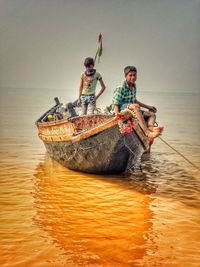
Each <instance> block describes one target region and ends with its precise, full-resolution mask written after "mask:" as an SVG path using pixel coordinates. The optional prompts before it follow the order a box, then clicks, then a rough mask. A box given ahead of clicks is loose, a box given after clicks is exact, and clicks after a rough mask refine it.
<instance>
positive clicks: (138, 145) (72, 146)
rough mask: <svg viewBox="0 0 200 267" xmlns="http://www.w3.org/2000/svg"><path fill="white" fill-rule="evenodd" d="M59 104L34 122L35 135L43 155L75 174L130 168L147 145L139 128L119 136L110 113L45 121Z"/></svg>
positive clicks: (116, 123)
mask: <svg viewBox="0 0 200 267" xmlns="http://www.w3.org/2000/svg"><path fill="white" fill-rule="evenodd" d="M60 106H61V104H60V102H59V101H58V100H57V103H56V105H55V106H54V107H53V108H51V109H50V110H49V111H47V112H46V113H45V114H44V115H42V116H41V117H40V118H39V119H38V120H37V121H36V125H37V127H38V131H39V133H38V135H39V137H40V139H41V140H42V141H43V142H44V145H45V147H46V150H47V152H48V153H49V155H50V156H51V157H52V158H54V159H55V160H56V161H58V162H59V163H61V164H62V165H63V166H65V167H67V168H69V169H72V170H77V171H82V172H87V173H96V174H114V173H116V174H117V173H122V172H125V171H127V170H128V169H132V168H134V166H135V164H136V162H137V161H138V160H139V159H140V157H141V155H142V154H143V153H144V152H145V151H146V150H148V148H149V144H148V140H147V138H146V136H145V135H144V133H143V131H142V130H141V128H140V126H139V125H136V126H134V131H132V132H131V133H120V131H119V127H118V120H117V119H116V118H115V117H114V116H113V115H111V114H108V115H107V114H99V115H84V116H77V117H73V118H70V119H61V120H58V121H48V115H49V114H53V113H54V112H55V110H57V108H58V107H60Z"/></svg>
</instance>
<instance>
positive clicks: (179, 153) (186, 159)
mask: <svg viewBox="0 0 200 267" xmlns="http://www.w3.org/2000/svg"><path fill="white" fill-rule="evenodd" d="M159 139H160V140H161V141H162V142H163V143H164V144H166V145H167V146H168V147H170V148H171V149H172V150H174V151H175V152H176V153H177V154H178V155H179V156H181V157H182V158H184V160H185V161H187V162H188V163H190V164H191V165H192V166H193V167H194V168H196V169H197V170H198V171H200V169H199V167H198V166H197V165H195V164H194V163H193V162H191V161H190V160H189V159H188V158H186V157H185V156H184V155H183V154H182V153H181V152H179V151H178V150H177V149H175V148H174V147H172V146H171V145H170V144H168V143H167V142H166V141H165V140H164V139H163V138H161V137H159Z"/></svg>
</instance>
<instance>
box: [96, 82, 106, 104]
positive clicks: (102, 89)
mask: <svg viewBox="0 0 200 267" xmlns="http://www.w3.org/2000/svg"><path fill="white" fill-rule="evenodd" d="M99 82H100V84H101V91H100V92H99V93H98V95H97V96H95V101H96V100H97V99H98V98H99V97H100V95H101V94H103V92H104V91H105V89H106V86H105V84H104V82H103V79H101V80H99Z"/></svg>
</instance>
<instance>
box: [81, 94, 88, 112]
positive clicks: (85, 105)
mask: <svg viewBox="0 0 200 267" xmlns="http://www.w3.org/2000/svg"><path fill="white" fill-rule="evenodd" d="M81 108H82V109H81V115H86V114H87V108H88V103H87V96H85V95H82V96H81Z"/></svg>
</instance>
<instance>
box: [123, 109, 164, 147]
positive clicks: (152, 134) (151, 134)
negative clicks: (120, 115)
mask: <svg viewBox="0 0 200 267" xmlns="http://www.w3.org/2000/svg"><path fill="white" fill-rule="evenodd" d="M128 108H129V109H130V110H132V111H135V113H136V117H137V120H138V123H139V125H140V127H141V128H142V130H143V131H144V133H145V134H146V136H148V139H149V141H150V142H152V141H153V139H154V138H156V137H157V136H159V135H160V134H161V133H160V132H158V131H155V132H154V131H153V132H151V131H150V130H149V129H148V128H147V126H146V123H145V121H144V118H143V116H142V113H141V111H140V106H139V105H138V104H130V105H129V106H128Z"/></svg>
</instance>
